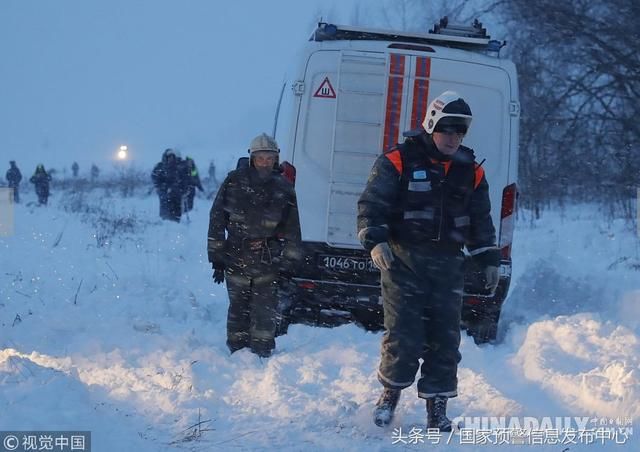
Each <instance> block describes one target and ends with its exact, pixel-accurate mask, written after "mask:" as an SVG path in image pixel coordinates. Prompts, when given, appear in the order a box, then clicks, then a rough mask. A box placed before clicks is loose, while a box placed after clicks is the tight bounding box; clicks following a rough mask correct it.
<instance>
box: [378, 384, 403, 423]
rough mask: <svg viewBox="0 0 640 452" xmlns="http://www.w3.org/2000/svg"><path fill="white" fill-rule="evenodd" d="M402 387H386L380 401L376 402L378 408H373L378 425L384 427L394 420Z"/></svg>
mask: <svg viewBox="0 0 640 452" xmlns="http://www.w3.org/2000/svg"><path fill="white" fill-rule="evenodd" d="M401 392H402V389H392V388H384V390H383V391H382V394H381V395H380V398H379V399H378V402H376V409H375V410H373V422H375V424H376V425H377V426H378V427H384V426H386V425H389V424H390V423H391V421H392V420H393V413H394V412H395V410H396V406H397V405H398V400H400V393H401Z"/></svg>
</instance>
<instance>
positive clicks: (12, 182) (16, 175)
mask: <svg viewBox="0 0 640 452" xmlns="http://www.w3.org/2000/svg"><path fill="white" fill-rule="evenodd" d="M5 176H6V178H7V182H8V183H9V188H13V201H14V202H15V203H16V204H18V203H19V202H20V191H19V190H20V181H21V180H22V173H21V172H20V170H19V169H18V167H17V166H16V162H15V161H14V160H11V161H10V162H9V169H8V170H7V174H6V175H5Z"/></svg>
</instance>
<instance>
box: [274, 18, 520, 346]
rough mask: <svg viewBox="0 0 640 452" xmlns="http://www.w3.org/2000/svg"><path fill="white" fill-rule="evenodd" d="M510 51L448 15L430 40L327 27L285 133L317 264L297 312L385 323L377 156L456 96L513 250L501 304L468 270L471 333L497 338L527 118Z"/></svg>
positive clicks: (306, 65) (504, 243)
mask: <svg viewBox="0 0 640 452" xmlns="http://www.w3.org/2000/svg"><path fill="white" fill-rule="evenodd" d="M501 45H502V44H501V43H500V42H498V41H491V40H490V39H489V37H488V36H487V34H486V31H485V30H484V29H483V28H482V26H481V24H479V23H478V22H477V21H476V22H475V23H474V24H473V25H472V26H470V27H465V26H458V25H452V24H449V23H448V22H447V20H446V18H445V19H443V20H441V21H440V23H439V24H437V25H436V26H435V27H434V30H432V31H430V32H429V33H424V34H412V33H404V32H395V31H384V30H373V29H359V28H354V27H346V26H340V25H333V24H328V23H320V24H319V25H318V28H317V29H316V30H315V32H314V33H313V35H312V37H311V39H310V40H309V43H308V44H307V45H306V48H305V50H304V52H303V54H302V58H301V61H300V63H301V64H300V68H299V72H298V74H297V78H296V79H295V80H293V83H292V92H291V93H290V97H291V101H290V103H289V105H288V107H289V110H290V114H291V116H292V123H291V126H290V128H288V129H284V130H281V131H280V135H279V137H278V138H279V142H281V143H283V144H284V143H287V142H288V146H283V149H282V155H281V161H282V160H286V161H287V162H289V163H290V164H291V165H293V167H294V168H295V173H296V177H295V179H296V181H295V185H296V192H297V195H298V204H299V208H300V222H301V227H302V240H303V248H304V251H305V254H306V256H307V260H306V263H305V265H303V266H301V267H300V268H299V269H298V270H297V272H296V274H295V275H293V276H294V279H293V281H294V282H295V289H294V292H295V293H294V296H293V299H294V300H296V303H297V304H298V307H299V306H301V305H304V306H305V307H306V308H307V309H339V310H348V311H351V312H352V313H353V314H354V316H355V317H356V319H359V320H360V321H361V322H362V323H365V324H368V325H371V326H375V325H376V324H377V325H380V324H381V321H382V305H381V300H380V287H379V273H378V271H377V270H376V269H375V267H374V266H373V265H372V262H371V259H370V257H369V255H368V253H366V252H365V251H364V250H363V249H362V247H361V246H360V243H359V241H358V238H357V230H356V216H357V202H358V198H359V197H360V194H361V193H362V191H363V189H364V187H365V184H366V181H367V178H368V176H369V172H370V170H371V167H372V165H373V163H374V161H375V159H376V157H377V156H378V155H380V153H382V152H383V151H385V150H387V149H389V148H391V147H393V146H394V145H395V144H396V143H399V142H402V141H403V132H405V131H410V130H412V129H416V128H418V127H420V124H421V122H422V120H423V118H424V113H425V109H426V107H427V105H428V104H429V102H431V100H432V99H433V98H434V97H436V96H437V95H439V94H440V93H442V92H443V91H446V90H454V91H457V92H458V93H460V94H461V96H462V97H463V98H464V99H465V100H466V101H467V103H468V104H469V105H470V106H471V110H472V112H473V123H472V124H471V128H470V130H469V134H468V135H467V136H466V137H465V140H464V144H465V145H466V146H469V147H471V148H473V149H474V150H475V154H476V158H477V160H478V162H484V163H482V166H483V167H484V170H485V174H486V177H487V180H488V182H489V186H490V196H491V204H492V217H493V220H494V224H495V225H496V230H497V232H498V234H499V235H498V238H499V246H500V248H501V250H502V264H501V280H500V285H499V288H498V290H497V291H496V293H495V295H493V296H487V295H486V294H482V293H481V292H480V291H478V290H475V289H474V287H476V286H477V287H480V284H477V282H478V278H479V272H475V271H474V269H473V268H472V267H471V265H470V264H469V268H468V271H467V277H466V281H465V296H464V301H465V303H464V306H465V308H464V311H463V318H464V320H463V327H465V328H467V330H468V331H469V333H470V334H472V335H473V336H474V338H475V339H476V341H478V342H484V341H487V340H492V339H494V338H495V334H496V326H497V322H498V317H499V314H500V308H501V305H502V302H503V301H504V299H505V297H506V295H507V290H508V287H509V281H510V277H511V240H512V232H513V223H514V215H515V212H514V208H515V198H516V181H517V176H518V122H519V112H520V108H519V105H520V104H519V101H518V82H517V75H516V70H515V67H514V64H513V63H512V62H511V61H509V60H506V59H503V58H500V56H499V50H500V47H501ZM283 132H286V133H288V134H289V136H288V137H284V138H283ZM286 138H288V140H287V139H286ZM285 166H286V164H285ZM288 171H291V168H289V169H288ZM469 262H470V261H469Z"/></svg>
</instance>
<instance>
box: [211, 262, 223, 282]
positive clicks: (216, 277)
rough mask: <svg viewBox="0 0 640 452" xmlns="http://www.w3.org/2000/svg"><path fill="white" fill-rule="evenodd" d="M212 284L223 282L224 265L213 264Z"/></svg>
mask: <svg viewBox="0 0 640 452" xmlns="http://www.w3.org/2000/svg"><path fill="white" fill-rule="evenodd" d="M213 282H214V283H216V284H222V283H223V282H224V264H213Z"/></svg>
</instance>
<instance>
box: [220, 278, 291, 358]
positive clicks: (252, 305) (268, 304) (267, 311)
mask: <svg viewBox="0 0 640 452" xmlns="http://www.w3.org/2000/svg"><path fill="white" fill-rule="evenodd" d="M254 270H255V269H254ZM225 276H226V280H227V290H228V292H229V311H228V314H227V346H228V347H229V350H231V352H232V353H233V352H234V351H236V350H239V349H241V348H244V347H250V348H251V351H252V352H254V353H256V354H258V355H260V356H269V355H270V354H271V352H272V351H273V349H274V348H275V345H276V342H275V334H276V321H277V312H276V309H277V306H278V297H277V280H278V273H277V272H275V271H273V270H272V269H268V270H266V271H262V272H260V273H259V274H258V272H256V271H248V268H240V267H236V266H231V267H228V268H227V270H226V271H225Z"/></svg>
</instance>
